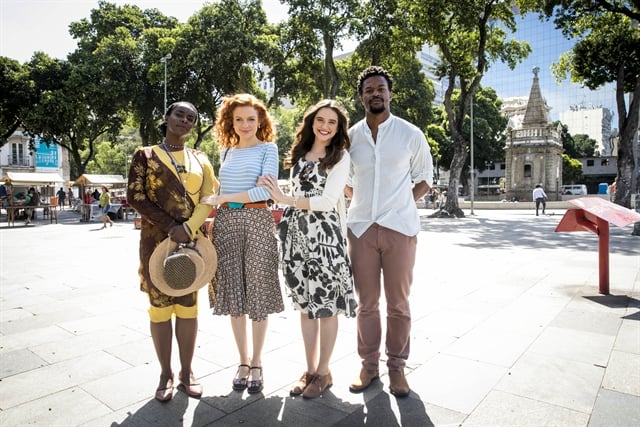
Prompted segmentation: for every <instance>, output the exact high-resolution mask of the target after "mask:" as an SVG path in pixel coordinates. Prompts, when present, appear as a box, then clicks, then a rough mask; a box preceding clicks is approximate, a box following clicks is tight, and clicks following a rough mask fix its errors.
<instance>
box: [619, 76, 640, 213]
mask: <svg viewBox="0 0 640 427" xmlns="http://www.w3.org/2000/svg"><path fill="white" fill-rule="evenodd" d="M620 84H621V82H618V85H620ZM616 99H617V103H618V127H619V129H620V141H619V142H618V177H617V179H616V193H615V197H614V203H616V204H618V205H621V206H624V207H626V208H628V209H631V191H632V188H633V183H632V180H633V174H634V171H635V169H636V160H635V157H634V155H633V143H634V141H635V138H636V133H637V132H638V117H639V116H640V79H638V80H637V81H636V86H635V89H634V91H633V94H632V97H631V103H630V105H629V113H628V114H627V115H624V112H625V110H626V109H625V108H624V98H621V97H619V96H618V97H616ZM620 103H622V105H620ZM621 112H622V114H620V113H621Z"/></svg>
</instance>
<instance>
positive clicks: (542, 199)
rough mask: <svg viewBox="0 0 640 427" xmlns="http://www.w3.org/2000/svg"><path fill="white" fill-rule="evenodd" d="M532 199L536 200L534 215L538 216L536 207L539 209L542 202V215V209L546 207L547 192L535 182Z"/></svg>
mask: <svg viewBox="0 0 640 427" xmlns="http://www.w3.org/2000/svg"><path fill="white" fill-rule="evenodd" d="M532 196H533V200H534V201H535V202H536V216H538V209H540V204H542V215H544V210H545V209H546V208H547V193H545V192H544V190H543V189H542V185H541V184H536V188H534V189H533V194H532Z"/></svg>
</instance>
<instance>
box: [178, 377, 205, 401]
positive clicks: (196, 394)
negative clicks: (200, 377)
mask: <svg viewBox="0 0 640 427" xmlns="http://www.w3.org/2000/svg"><path fill="white" fill-rule="evenodd" d="M179 378H180V385H179V386H178V388H179V389H180V390H182V391H184V392H185V393H186V395H187V396H189V397H193V398H194V399H199V398H200V397H201V396H202V384H200V383H197V382H195V380H196V379H195V377H194V376H193V373H191V375H189V383H185V382H184V380H183V379H182V374H179Z"/></svg>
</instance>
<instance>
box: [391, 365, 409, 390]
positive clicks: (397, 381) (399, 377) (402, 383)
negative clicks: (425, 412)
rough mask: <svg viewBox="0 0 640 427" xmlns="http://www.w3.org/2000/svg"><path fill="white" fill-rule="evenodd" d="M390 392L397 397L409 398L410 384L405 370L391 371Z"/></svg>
mask: <svg viewBox="0 0 640 427" xmlns="http://www.w3.org/2000/svg"><path fill="white" fill-rule="evenodd" d="M389 391H390V392H391V394H393V395H394V396H395V397H407V396H409V392H410V391H411V390H410V389H409V384H408V383H407V378H406V377H405V376H404V369H393V370H389Z"/></svg>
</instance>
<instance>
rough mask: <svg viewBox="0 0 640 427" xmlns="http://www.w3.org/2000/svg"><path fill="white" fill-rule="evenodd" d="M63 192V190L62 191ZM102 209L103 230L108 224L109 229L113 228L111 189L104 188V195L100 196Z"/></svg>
mask: <svg viewBox="0 0 640 427" xmlns="http://www.w3.org/2000/svg"><path fill="white" fill-rule="evenodd" d="M60 190H62V188H61V189H60ZM63 194H64V191H63ZM99 203H100V209H102V228H101V230H103V229H105V228H107V223H108V224H109V227H113V221H112V220H111V217H110V216H109V211H110V210H111V195H110V194H109V189H108V188H107V187H105V186H104V185H103V186H102V194H101V195H100V202H99Z"/></svg>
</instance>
